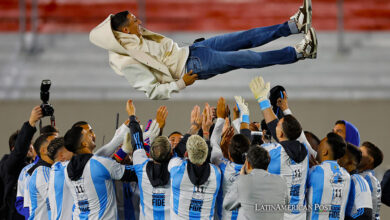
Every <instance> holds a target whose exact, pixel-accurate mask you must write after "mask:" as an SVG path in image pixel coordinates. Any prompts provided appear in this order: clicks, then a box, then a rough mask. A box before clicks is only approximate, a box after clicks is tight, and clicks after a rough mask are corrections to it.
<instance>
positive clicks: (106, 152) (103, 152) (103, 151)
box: [95, 124, 129, 157]
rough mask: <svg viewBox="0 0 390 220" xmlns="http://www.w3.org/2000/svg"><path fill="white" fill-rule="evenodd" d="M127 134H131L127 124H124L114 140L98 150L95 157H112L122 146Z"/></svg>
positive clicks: (117, 131) (116, 132)
mask: <svg viewBox="0 0 390 220" xmlns="http://www.w3.org/2000/svg"><path fill="white" fill-rule="evenodd" d="M126 132H129V128H128V127H127V126H126V125H125V124H122V125H121V126H120V127H119V128H118V129H117V130H116V131H115V134H114V137H113V138H112V140H111V141H110V142H108V143H107V144H105V145H104V146H103V147H101V148H100V149H99V150H97V151H96V153H95V155H98V156H103V157H110V156H111V155H112V154H113V153H115V150H116V149H117V148H118V147H119V146H120V145H121V144H122V142H123V138H124V136H125V134H126Z"/></svg>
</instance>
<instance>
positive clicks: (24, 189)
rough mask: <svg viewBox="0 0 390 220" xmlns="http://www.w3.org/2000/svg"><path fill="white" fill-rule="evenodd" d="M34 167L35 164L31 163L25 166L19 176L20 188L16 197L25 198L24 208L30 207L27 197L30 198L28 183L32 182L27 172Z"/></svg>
mask: <svg viewBox="0 0 390 220" xmlns="http://www.w3.org/2000/svg"><path fill="white" fill-rule="evenodd" d="M32 166H34V163H30V164H28V165H27V166H25V167H24V168H23V169H22V171H21V172H20V174H19V178H18V188H17V191H16V197H23V200H24V201H23V207H30V206H29V204H30V203H29V202H28V203H27V202H26V197H30V196H29V195H28V193H29V192H28V182H29V180H30V175H29V174H28V173H27V171H28V170H29V169H30V168H31V167H32Z"/></svg>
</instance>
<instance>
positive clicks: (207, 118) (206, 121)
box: [202, 103, 213, 135]
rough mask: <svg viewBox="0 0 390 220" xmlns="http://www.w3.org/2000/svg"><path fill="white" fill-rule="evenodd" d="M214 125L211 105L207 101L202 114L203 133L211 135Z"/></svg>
mask: <svg viewBox="0 0 390 220" xmlns="http://www.w3.org/2000/svg"><path fill="white" fill-rule="evenodd" d="M212 125H213V112H212V109H211V107H210V105H209V104H208V103H206V104H205V107H204V109H203V114H202V130H203V134H207V135H209V131H210V128H211V126H212Z"/></svg>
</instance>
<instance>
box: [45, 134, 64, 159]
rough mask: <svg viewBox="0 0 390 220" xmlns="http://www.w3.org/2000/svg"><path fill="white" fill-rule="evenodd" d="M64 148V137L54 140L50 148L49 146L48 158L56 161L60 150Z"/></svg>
mask: <svg viewBox="0 0 390 220" xmlns="http://www.w3.org/2000/svg"><path fill="white" fill-rule="evenodd" d="M62 147H64V138H63V137H59V138H55V139H54V140H52V141H50V144H49V146H47V156H49V157H50V159H52V160H53V161H54V160H55V158H56V155H57V152H58V150H59V149H61V148H62Z"/></svg>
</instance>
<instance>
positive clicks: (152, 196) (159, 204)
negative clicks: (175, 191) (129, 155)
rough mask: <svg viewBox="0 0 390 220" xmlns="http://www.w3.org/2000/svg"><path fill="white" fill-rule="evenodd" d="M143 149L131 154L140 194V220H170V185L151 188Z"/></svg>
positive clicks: (146, 159) (146, 158)
mask: <svg viewBox="0 0 390 220" xmlns="http://www.w3.org/2000/svg"><path fill="white" fill-rule="evenodd" d="M150 160H151V159H149V158H148V157H147V156H146V152H145V150H144V149H137V150H136V151H134V154H133V162H134V170H135V173H136V174H137V178H138V187H139V193H140V204H139V206H140V217H139V219H140V220H143V219H158V220H164V219H166V220H168V219H170V210H169V209H170V201H171V184H170V182H169V183H168V184H167V185H165V186H161V187H153V186H152V184H151V183H150V180H149V177H148V174H147V173H146V164H147V163H148V162H149V161H150Z"/></svg>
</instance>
